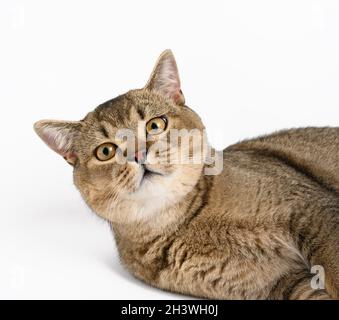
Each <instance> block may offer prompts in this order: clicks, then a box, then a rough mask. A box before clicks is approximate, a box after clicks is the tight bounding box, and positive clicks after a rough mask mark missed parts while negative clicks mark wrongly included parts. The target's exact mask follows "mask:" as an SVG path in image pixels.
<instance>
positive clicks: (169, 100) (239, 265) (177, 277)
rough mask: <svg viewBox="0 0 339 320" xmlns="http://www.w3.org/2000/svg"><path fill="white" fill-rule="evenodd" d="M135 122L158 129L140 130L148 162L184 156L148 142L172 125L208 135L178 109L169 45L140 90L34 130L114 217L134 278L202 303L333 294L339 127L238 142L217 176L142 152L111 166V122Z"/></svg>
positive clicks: (338, 290) (337, 262)
mask: <svg viewBox="0 0 339 320" xmlns="http://www.w3.org/2000/svg"><path fill="white" fill-rule="evenodd" d="M161 115H166V119H163V118H161V117H160V116H161ZM152 119H153V120H152ZM154 119H155V120H154ZM159 119H160V120H159ZM161 119H162V120H161ZM138 121H139V122H140V121H145V122H146V128H147V129H146V130H148V126H149V123H150V124H151V125H152V127H153V125H154V122H155V123H156V126H158V127H161V130H160V131H159V132H160V133H159V134H158V133H156V135H155V134H153V133H152V134H151V133H149V134H148V133H147V135H153V137H151V138H152V139H153V140H152V141H151V142H149V141H148V142H147V159H150V158H152V157H159V158H161V157H162V156H164V157H165V156H166V157H167V156H168V154H167V153H168V152H169V151H168V150H170V151H171V152H172V153H173V152H174V153H175V152H179V151H177V149H176V148H175V147H173V146H172V145H171V144H170V147H169V148H167V149H164V150H163V151H162V152H158V151H154V150H153V149H152V147H153V146H154V145H153V143H155V142H154V141H155V140H157V141H158V142H159V141H160V142H161V143H164V142H165V140H167V139H168V136H169V131H170V129H173V128H176V129H182V128H188V129H192V128H198V129H199V130H200V131H202V130H203V125H202V123H201V121H200V119H199V117H198V116H197V115H196V114H194V112H193V111H192V110H190V109H189V108H188V107H186V106H184V98H183V95H182V92H181V90H180V82H179V80H178V77H177V70H176V65H175V62H174V59H173V56H172V54H171V53H170V52H169V51H167V52H165V53H164V54H163V55H162V56H161V57H160V60H159V62H158V64H157V66H156V68H155V69H154V72H153V74H152V76H151V79H150V81H149V82H148V84H147V86H146V88H145V89H141V90H134V91H131V92H129V93H127V94H125V95H123V96H120V97H119V98H117V99H114V100H112V101H109V102H107V103H105V104H103V105H102V106H99V107H98V108H97V109H96V110H95V111H94V112H92V113H90V114H89V115H88V116H87V117H86V118H85V119H84V120H82V121H80V122H67V123H65V122H55V121H41V122H38V123H37V124H36V126H35V128H36V130H37V132H38V134H39V135H40V136H41V137H42V138H43V139H44V140H45V141H46V142H47V144H48V145H49V146H50V147H52V149H53V150H55V151H57V152H58V153H60V154H61V155H62V156H64V157H65V158H66V160H67V161H68V162H70V163H71V164H72V165H74V181H75V184H76V186H77V187H78V188H79V190H80V192H81V194H82V195H83V197H84V199H85V201H86V202H87V203H88V204H89V206H90V207H91V208H92V209H93V210H94V211H95V212H96V213H97V214H98V215H100V216H102V217H104V218H105V219H107V220H108V221H109V222H110V224H111V227H112V230H113V232H114V234H115V238H116V241H117V245H118V249H119V252H120V256H121V260H122V262H123V263H124V265H125V266H126V267H127V268H128V270H129V271H130V272H131V273H132V274H134V275H135V276H136V277H137V278H139V279H141V280H143V281H145V282H147V283H149V284H151V285H153V286H155V287H159V288H162V289H165V290H170V291H174V292H180V293H184V294H190V295H193V296H197V297H205V298H216V299H313V298H314V299H318V298H319V299H327V298H339V128H307V129H294V130H289V131H283V132H279V133H276V134H273V135H268V136H265V137H261V138H258V139H254V140H248V141H244V142H241V143H238V144H235V145H233V146H230V147H228V148H227V149H225V150H224V152H223V170H222V172H221V173H220V174H217V175H206V174H205V169H206V167H208V166H211V164H210V163H209V164H206V163H199V164H182V165H180V164H169V163H167V162H166V161H164V162H162V163H160V164H159V163H158V164H151V163H150V164H147V163H146V164H140V162H139V161H138V159H139V156H140V154H139V153H138V152H137V153H136V157H135V159H136V160H135V159H134V158H133V159H132V160H129V162H127V163H126V164H119V163H118V162H117V160H118V157H119V155H118V153H116V154H115V153H114V154H113V156H112V157H110V153H109V152H111V151H110V150H112V148H113V145H112V144H110V145H109V146H108V147H105V146H106V145H107V143H108V142H109V143H110V141H112V142H114V143H115V145H116V148H120V147H121V148H122V145H123V142H121V141H117V140H114V138H113V137H114V134H115V133H116V130H117V128H121V127H125V128H130V129H132V130H134V131H137V122H138ZM152 121H153V122H152ZM143 128H144V127H143ZM143 130H144V129H143ZM150 132H151V131H150ZM144 138H145V137H144ZM138 139H139V138H138ZM141 139H143V138H141ZM101 146H104V148H101ZM100 148H101V149H100ZM105 148H106V149H105ZM114 148H115V147H114ZM137 148H138V147H137ZM190 148H191V146H190ZM98 150H99V151H98ZM190 151H191V149H190ZM93 152H94V154H93ZM115 158H117V159H115ZM99 160H100V161H99ZM147 161H148V160H147ZM146 173H149V174H148V175H147V176H146ZM313 266H321V267H323V268H324V271H325V289H319V288H318V289H317V288H314V287H313V286H312V285H311V279H312V277H314V276H315V275H314V274H312V273H311V268H312V267H313Z"/></svg>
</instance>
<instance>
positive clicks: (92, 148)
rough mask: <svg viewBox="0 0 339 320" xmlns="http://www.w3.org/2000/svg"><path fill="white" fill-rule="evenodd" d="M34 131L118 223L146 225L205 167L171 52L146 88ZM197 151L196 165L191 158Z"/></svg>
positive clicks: (197, 123) (196, 122)
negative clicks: (79, 117)
mask: <svg viewBox="0 0 339 320" xmlns="http://www.w3.org/2000/svg"><path fill="white" fill-rule="evenodd" d="M34 128H35V130H36V132H37V134H38V135H39V136H40V137H41V138H42V140H44V142H46V144H47V145H48V146H49V147H50V148H51V149H53V150H54V151H56V152H57V153H58V154H60V155H61V156H62V157H64V158H65V160H66V161H67V162H68V163H70V164H71V165H72V166H73V167H74V182H75V185H76V186H77V188H78V189H79V190H80V192H81V194H82V196H83V198H84V199H85V201H86V202H87V204H88V205H89V206H90V207H91V208H92V209H93V210H94V211H95V212H96V213H97V214H98V215H100V216H102V217H104V218H105V219H107V220H109V221H112V222H119V223H127V222H134V221H138V220H139V221H140V220H147V219H150V218H152V217H153V216H154V215H155V214H157V212H159V211H161V210H163V209H165V208H166V207H167V206H170V205H173V204H175V203H177V202H179V201H180V200H181V199H182V198H183V197H184V196H185V195H186V194H187V193H188V192H190V191H191V190H192V188H193V187H194V185H195V184H196V183H197V181H198V179H199V177H200V175H201V172H202V168H203V162H204V160H203V157H204V152H203V151H202V149H201V148H200V147H199V144H198V145H197V144H194V143H193V142H192V139H193V140H194V137H198V136H199V135H200V137H203V138H204V133H203V131H204V127H203V124H202V123H201V120H200V118H199V117H198V116H197V114H196V113H195V112H193V111H192V110H191V109H189V108H188V107H186V106H185V104H184V96H183V94H182V91H181V87H180V80H179V75H178V70H177V65H176V62H175V59H174V57H173V54H172V52H171V51H170V50H166V51H165V52H164V53H163V54H162V55H161V56H160V58H159V59H158V61H157V63H156V66H155V68H154V70H153V72H152V74H151V77H150V79H149V81H148V82H147V84H146V86H145V87H144V88H143V89H138V90H131V91H129V92H127V93H125V94H123V95H121V96H118V97H117V98H115V99H113V100H110V101H107V102H105V103H103V104H102V105H99V106H98V107H97V108H96V109H95V110H94V111H92V112H90V113H88V114H87V116H86V117H85V118H84V119H83V120H81V121H54V120H41V121H38V122H37V123H35V125H34ZM192 129H193V130H192ZM178 130H179V131H178ZM185 130H186V131H185ZM185 132H186V134H185ZM192 132H193V134H192ZM183 133H184V134H183ZM187 134H188V136H187ZM187 137H188V139H186V138H187ZM197 146H198V147H197ZM198 149H199V150H198ZM197 150H198V151H199V152H200V151H202V152H201V154H199V153H198V157H197V158H196V159H198V161H190V160H192V155H193V154H194V152H195V151H197ZM184 155H185V156H184ZM184 159H185V160H188V161H183V160H184ZM199 159H200V161H199ZM193 162H194V163H193Z"/></svg>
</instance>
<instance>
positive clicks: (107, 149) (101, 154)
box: [95, 143, 115, 161]
mask: <svg viewBox="0 0 339 320" xmlns="http://www.w3.org/2000/svg"><path fill="white" fill-rule="evenodd" d="M95 156H96V157H97V159H98V160H100V161H107V160H109V159H112V158H113V157H114V156H115V145H114V144H113V143H104V144H102V145H101V146H99V147H98V148H97V149H96V151H95Z"/></svg>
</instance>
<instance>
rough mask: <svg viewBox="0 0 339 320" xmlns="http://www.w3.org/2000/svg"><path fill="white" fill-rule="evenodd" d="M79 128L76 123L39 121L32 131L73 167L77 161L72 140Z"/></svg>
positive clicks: (78, 124)
mask: <svg viewBox="0 0 339 320" xmlns="http://www.w3.org/2000/svg"><path fill="white" fill-rule="evenodd" d="M80 126H81V124H80V122H78V121H57V120H41V121H38V122H36V123H35V124H34V130H35V132H36V133H37V134H38V136H39V137H40V138H41V139H42V140H43V141H44V142H45V143H46V144H47V145H48V146H49V147H50V148H51V149H52V150H53V151H55V152H56V153H58V154H59V155H61V156H62V157H63V158H64V159H65V160H66V161H67V162H68V163H69V164H71V165H74V164H75V163H76V161H77V159H78V157H77V154H76V152H75V150H74V139H75V136H76V135H77V132H79V128H80Z"/></svg>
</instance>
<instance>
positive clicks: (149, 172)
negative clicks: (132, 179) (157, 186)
mask: <svg viewBox="0 0 339 320" xmlns="http://www.w3.org/2000/svg"><path fill="white" fill-rule="evenodd" d="M142 167H143V170H144V173H143V177H142V179H150V178H152V177H154V176H163V174H162V173H160V172H157V171H154V170H151V169H150V168H148V167H146V165H142Z"/></svg>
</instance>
